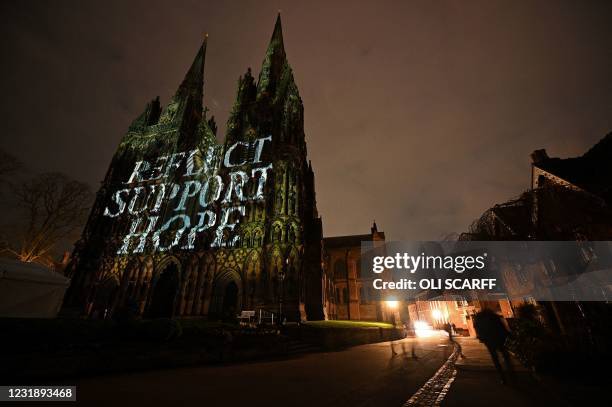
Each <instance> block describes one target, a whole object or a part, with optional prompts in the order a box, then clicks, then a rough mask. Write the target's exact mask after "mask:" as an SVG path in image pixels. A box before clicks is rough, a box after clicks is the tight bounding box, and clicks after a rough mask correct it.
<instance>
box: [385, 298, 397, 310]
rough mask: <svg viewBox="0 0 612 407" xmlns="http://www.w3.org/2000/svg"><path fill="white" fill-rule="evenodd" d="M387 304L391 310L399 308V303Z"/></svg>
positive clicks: (391, 301) (390, 302)
mask: <svg viewBox="0 0 612 407" xmlns="http://www.w3.org/2000/svg"><path fill="white" fill-rule="evenodd" d="M385 302H386V303H387V307H388V308H389V309H397V307H398V306H399V301H395V300H387V301H385Z"/></svg>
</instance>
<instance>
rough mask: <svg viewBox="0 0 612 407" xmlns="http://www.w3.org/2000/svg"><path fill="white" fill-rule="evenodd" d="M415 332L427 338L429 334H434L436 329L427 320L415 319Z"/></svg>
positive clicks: (420, 336)
mask: <svg viewBox="0 0 612 407" xmlns="http://www.w3.org/2000/svg"><path fill="white" fill-rule="evenodd" d="M414 334H415V335H416V336H418V337H419V338H427V337H428V336H433V335H434V334H435V331H434V330H433V329H432V327H431V325H429V324H428V323H427V322H424V321H415V322H414Z"/></svg>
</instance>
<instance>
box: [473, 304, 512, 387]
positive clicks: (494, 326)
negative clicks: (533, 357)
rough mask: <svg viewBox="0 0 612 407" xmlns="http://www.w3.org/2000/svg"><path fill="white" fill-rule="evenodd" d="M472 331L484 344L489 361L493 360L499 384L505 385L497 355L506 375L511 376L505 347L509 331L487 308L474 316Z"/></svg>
mask: <svg viewBox="0 0 612 407" xmlns="http://www.w3.org/2000/svg"><path fill="white" fill-rule="evenodd" d="M474 329H475V330H476V336H477V337H478V339H479V340H480V341H481V342H482V343H484V344H485V346H486V347H487V350H488V351H489V353H490V354H491V359H492V360H493V364H494V365H495V369H497V372H498V373H499V377H500V379H501V382H502V383H504V384H505V383H506V376H505V375H504V371H503V369H502V366H501V363H500V362H499V353H501V354H502V357H503V358H504V364H505V365H506V369H507V370H508V373H510V374H512V372H513V370H512V364H511V362H510V355H509V354H508V350H507V349H506V345H505V344H506V339H508V336H510V331H509V330H508V328H507V327H506V325H505V324H504V323H503V322H502V320H501V316H499V315H497V314H496V313H495V312H493V311H492V310H490V309H487V308H485V309H483V310H482V311H480V312H479V313H477V314H476V315H474Z"/></svg>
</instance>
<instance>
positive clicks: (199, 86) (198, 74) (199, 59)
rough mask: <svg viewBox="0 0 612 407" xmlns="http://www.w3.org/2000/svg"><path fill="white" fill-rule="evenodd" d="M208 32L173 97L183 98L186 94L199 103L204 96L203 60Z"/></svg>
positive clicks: (176, 98)
mask: <svg viewBox="0 0 612 407" xmlns="http://www.w3.org/2000/svg"><path fill="white" fill-rule="evenodd" d="M207 41H208V34H206V37H204V41H203V42H202V45H201V46H200V49H199V50H198V53H197V55H196V57H195V59H194V60H193V63H192V64H191V68H189V71H188V72H187V74H186V75H185V78H184V79H183V82H182V83H181V85H180V86H179V87H178V89H177V90H176V94H175V95H174V99H175V100H178V99H183V98H186V97H187V96H192V97H193V102H195V103H197V104H199V105H201V104H202V99H203V97H204V61H205V59H206V42H207Z"/></svg>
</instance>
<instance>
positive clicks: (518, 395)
mask: <svg viewBox="0 0 612 407" xmlns="http://www.w3.org/2000/svg"><path fill="white" fill-rule="evenodd" d="M458 342H459V343H460V344H461V346H462V349H463V353H464V355H465V359H461V358H459V359H457V362H456V363H455V367H456V369H457V374H456V377H455V380H454V382H453V384H452V386H451V387H450V389H449V391H448V394H447V395H446V398H445V399H444V401H443V402H442V404H441V405H442V406H448V407H455V406H468V405H469V406H470V407H480V406H483V407H484V406H487V407H489V406H495V407H504V406H513V407H514V406H521V407H522V406H548V405H554V406H567V405H568V404H567V403H566V402H565V401H563V400H561V399H560V398H559V397H558V396H557V395H556V394H555V393H554V392H552V391H550V390H548V389H547V388H546V387H545V386H543V385H542V384H541V383H539V382H537V381H535V380H534V379H533V378H532V376H531V374H530V373H529V371H528V370H527V369H525V368H524V367H522V366H521V365H520V364H519V362H518V361H516V360H514V361H513V362H514V363H513V367H514V372H515V374H514V378H511V377H509V379H508V381H507V384H502V383H501V380H500V378H499V376H498V374H497V371H496V370H495V366H494V365H493V362H492V360H491V356H490V355H489V353H488V351H487V349H486V348H485V346H484V345H483V344H482V343H480V342H479V341H478V340H477V339H474V338H460V339H458ZM500 358H501V357H500ZM502 364H503V362H502Z"/></svg>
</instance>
